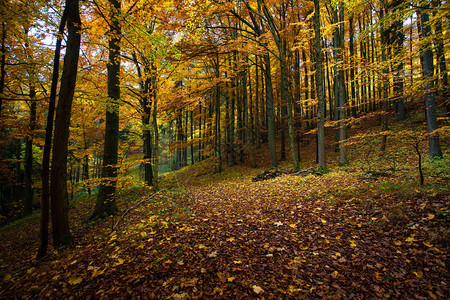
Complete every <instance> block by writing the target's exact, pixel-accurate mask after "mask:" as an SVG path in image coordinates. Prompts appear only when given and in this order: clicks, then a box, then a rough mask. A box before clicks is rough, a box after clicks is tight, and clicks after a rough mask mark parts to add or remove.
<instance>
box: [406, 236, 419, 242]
mask: <svg viewBox="0 0 450 300" xmlns="http://www.w3.org/2000/svg"><path fill="white" fill-rule="evenodd" d="M405 241H407V242H408V243H412V242H417V240H416V239H415V238H414V235H413V234H411V236H410V237H409V238H407V239H406V240H405Z"/></svg>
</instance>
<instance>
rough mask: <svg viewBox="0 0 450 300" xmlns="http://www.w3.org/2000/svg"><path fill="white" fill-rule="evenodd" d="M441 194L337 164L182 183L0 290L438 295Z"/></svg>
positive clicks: (186, 295) (442, 252) (185, 295)
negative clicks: (380, 182)
mask: <svg viewBox="0 0 450 300" xmlns="http://www.w3.org/2000/svg"><path fill="white" fill-rule="evenodd" d="M144 197H145V196H144ZM448 200H449V199H448V195H435V196H433V197H431V196H426V195H424V194H421V193H416V192H412V193H410V194H399V193H390V192H386V193H382V192H380V191H379V190H376V189H373V187H372V186H371V185H370V183H367V182H361V181H358V180H357V179H356V177H352V176H349V175H348V174H346V173H340V172H337V173H330V174H326V175H324V176H322V177H316V176H307V177H304V178H300V177H297V176H289V175H284V176H281V177H277V178H275V179H273V180H268V181H264V182H251V181H250V177H243V178H242V177H238V178H235V179H230V180H227V181H217V182H214V183H213V184H203V185H198V186H191V187H186V188H185V191H184V192H183V193H173V194H170V192H167V193H165V194H161V195H159V196H158V197H154V198H153V199H150V200H149V201H147V202H145V204H143V205H142V206H139V207H137V208H136V210H135V211H134V212H130V214H129V215H128V216H127V218H124V220H123V223H121V225H120V226H118V227H117V228H116V230H115V231H113V232H111V227H110V226H109V227H108V224H107V223H109V225H110V224H114V222H113V221H114V220H111V222H109V221H108V222H104V223H102V224H97V225H95V226H96V227H95V228H94V229H92V230H90V231H87V232H86V236H84V237H83V238H82V239H78V240H77V244H76V245H74V246H73V247H72V248H70V249H67V250H65V251H64V252H63V253H61V254H58V255H55V257H54V258H55V260H54V261H47V262H43V263H41V264H40V265H39V266H37V267H36V268H34V269H33V270H27V271H22V272H21V273H16V274H6V275H5V277H4V278H3V282H2V291H3V292H0V293H1V294H0V296H1V297H9V296H12V295H15V296H18V297H28V296H29V297H31V296H37V297H58V298H60V297H67V296H68V295H71V296H73V297H75V298H102V297H104V298H110V297H117V296H123V297H125V296H126V297H128V296H130V297H132V296H141V297H144V298H158V299H191V298H197V299H198V298H206V299H209V298H237V299H240V298H247V299H252V298H261V299H263V298H264V299H273V298H292V299H298V298H307V299H310V298H323V297H331V298H386V297H392V298H402V297H405V298H436V299H438V298H442V299H444V298H447V297H448V296H449V289H448V282H450V281H449V275H448V263H449V262H448V261H449V260H448V258H449V255H448V251H447V250H448V240H447V241H445V239H442V238H438V237H437V235H436V233H439V232H441V233H443V231H442V230H443V228H444V229H445V228H447V229H448V225H449V224H448ZM135 201H136V202H138V201H141V200H140V199H137V200H135ZM129 205H130V206H131V204H129ZM447 234H448V233H447ZM441 236H442V234H441Z"/></svg>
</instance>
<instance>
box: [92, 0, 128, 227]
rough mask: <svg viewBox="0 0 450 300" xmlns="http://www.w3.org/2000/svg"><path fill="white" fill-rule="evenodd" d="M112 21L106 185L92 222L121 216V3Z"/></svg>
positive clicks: (116, 1)
mask: <svg viewBox="0 0 450 300" xmlns="http://www.w3.org/2000/svg"><path fill="white" fill-rule="evenodd" d="M109 2H110V5H111V20H110V35H111V36H110V37H109V45H108V47H109V57H108V60H109V61H108V64H107V69H108V100H107V106H106V120H105V142H104V148H103V166H102V175H101V177H102V183H101V184H100V186H99V191H98V195H97V201H96V204H95V208H94V212H93V214H92V216H91V219H97V218H103V217H105V216H108V215H115V214H117V212H118V208H117V202H116V198H115V193H116V184H117V168H118V167H117V161H118V152H119V101H120V86H119V85H120V78H119V75H120V36H121V27H120V22H119V14H120V0H110V1H109Z"/></svg>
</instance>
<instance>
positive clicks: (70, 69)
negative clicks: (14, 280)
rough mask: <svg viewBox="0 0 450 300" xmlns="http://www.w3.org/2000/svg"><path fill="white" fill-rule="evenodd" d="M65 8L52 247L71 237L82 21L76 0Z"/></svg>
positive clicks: (53, 178) (69, 0)
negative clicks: (71, 155)
mask: <svg viewBox="0 0 450 300" xmlns="http://www.w3.org/2000/svg"><path fill="white" fill-rule="evenodd" d="M66 9H67V27H68V38H67V48H66V54H65V57H64V67H63V72H62V77H61V89H60V92H59V101H58V107H57V109H56V117H55V136H54V141H53V157H52V169H51V186H50V191H51V207H52V211H51V215H52V229H53V230H52V232H53V243H54V246H55V247H59V246H61V245H63V244H66V243H69V242H70V241H71V238H72V237H71V234H70V228H69V215H68V207H67V155H68V139H69V125H70V115H71V111H72V101H73V95H74V92H75V82H76V78H77V65H78V57H79V50H80V40H81V35H80V28H81V20H80V12H79V3H78V0H67V2H66Z"/></svg>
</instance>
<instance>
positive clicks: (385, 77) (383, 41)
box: [380, 0, 389, 152]
mask: <svg viewBox="0 0 450 300" xmlns="http://www.w3.org/2000/svg"><path fill="white" fill-rule="evenodd" d="M380 17H381V19H383V17H384V1H383V0H382V1H381V9H380ZM386 35H387V31H386V29H385V27H384V26H383V25H382V26H381V28H380V39H381V63H382V65H383V76H382V81H383V98H382V99H381V101H382V107H383V112H382V115H381V131H383V132H386V131H387V130H388V119H387V113H388V112H387V104H388V96H389V95H388V89H389V87H388V72H389V70H388V66H387V57H386V56H387V55H386V52H387V49H386ZM386 144H387V135H386V134H383V138H382V142H381V151H382V152H384V151H385V150H386Z"/></svg>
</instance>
